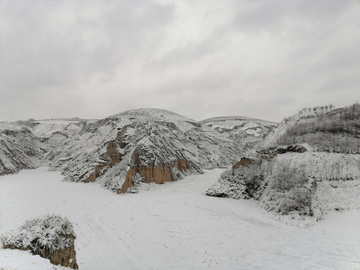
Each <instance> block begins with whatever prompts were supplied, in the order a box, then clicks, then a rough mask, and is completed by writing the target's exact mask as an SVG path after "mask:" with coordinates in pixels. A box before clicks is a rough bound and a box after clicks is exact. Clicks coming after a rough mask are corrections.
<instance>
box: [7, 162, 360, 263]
mask: <svg viewBox="0 0 360 270" xmlns="http://www.w3.org/2000/svg"><path fill="white" fill-rule="evenodd" d="M221 172H223V170H220V169H214V170H206V171H205V174H204V175H196V176H188V177H186V178H185V179H184V180H180V181H176V182H169V183H165V184H163V185H156V184H144V185H142V186H141V188H140V193H138V194H120V195H117V194H114V193H112V192H111V191H109V190H105V189H102V188H101V187H100V185H99V184H96V183H91V184H84V183H69V182H62V181H61V180H62V179H63V177H62V176H61V175H60V173H59V172H49V171H47V168H44V167H43V168H39V169H36V170H24V171H21V172H20V173H19V174H17V175H7V176H2V177H0V234H6V233H8V232H10V231H11V230H12V229H14V228H17V227H19V226H20V225H21V224H23V223H24V221H25V220H28V219H31V218H37V217H39V216H43V215H45V214H59V215H61V216H63V217H67V218H68V219H69V221H70V222H71V223H72V224H73V226H74V230H75V233H76V235H77V238H76V239H75V249H76V256H77V262H78V264H79V269H80V270H81V269H85V270H92V269H94V270H98V269H105V270H106V269H109V270H111V269H267V270H268V269H360V257H359V254H360V230H359V224H360V210H359V209H353V210H349V211H343V212H332V213H329V214H328V215H327V216H326V217H325V219H324V220H321V221H319V222H317V223H313V224H311V226H294V225H293V226H289V225H287V224H284V223H283V222H280V221H278V220H276V219H274V218H271V216H270V215H269V214H264V212H263V210H261V209H260V208H259V206H258V203H257V202H256V201H254V200H232V199H225V198H214V197H207V196H205V191H206V189H207V188H208V187H209V186H211V185H212V184H214V183H215V182H216V181H217V179H218V177H219V175H220V173H221ZM150 187H151V188H150ZM344 199H346V198H344ZM301 222H302V221H301V220H297V221H294V222H293V224H295V225H301ZM300 227H301V228H300ZM2 266H3V267H9V268H10V269H18V270H21V269H26V270H32V269H34V270H35V269H36V270H42V269H49V270H50V269H65V268H60V267H57V268H53V266H52V265H51V264H50V262H49V261H48V260H46V259H43V258H40V257H39V256H32V255H30V253H29V252H26V251H18V250H5V249H0V267H2Z"/></svg>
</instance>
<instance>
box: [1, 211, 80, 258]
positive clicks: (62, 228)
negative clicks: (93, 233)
mask: <svg viewBox="0 0 360 270" xmlns="http://www.w3.org/2000/svg"><path fill="white" fill-rule="evenodd" d="M66 235H73V236H74V237H75V233H74V229H73V226H72V225H71V223H70V222H69V221H68V220H67V219H66V218H63V217H60V216H58V215H47V216H45V217H42V218H36V219H31V220H28V221H26V222H25V223H24V225H22V226H21V227H20V228H19V229H18V230H16V231H15V232H13V233H12V234H10V235H2V236H1V239H0V240H1V242H2V244H3V246H4V247H7V246H14V247H17V248H20V249H27V248H28V247H30V249H31V250H32V251H34V252H36V253H37V254H40V253H42V252H44V251H45V250H50V251H53V252H54V251H58V250H64V249H66V248H68V247H70V246H72V245H73V243H74V240H73V239H72V238H67V237H65V236H66Z"/></svg>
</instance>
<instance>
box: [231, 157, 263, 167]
mask: <svg viewBox="0 0 360 270" xmlns="http://www.w3.org/2000/svg"><path fill="white" fill-rule="evenodd" d="M256 163H257V161H256V160H254V159H250V158H246V157H243V158H242V159H240V161H238V162H237V163H235V165H234V166H233V169H238V168H239V167H240V166H242V167H248V166H249V165H254V164H256Z"/></svg>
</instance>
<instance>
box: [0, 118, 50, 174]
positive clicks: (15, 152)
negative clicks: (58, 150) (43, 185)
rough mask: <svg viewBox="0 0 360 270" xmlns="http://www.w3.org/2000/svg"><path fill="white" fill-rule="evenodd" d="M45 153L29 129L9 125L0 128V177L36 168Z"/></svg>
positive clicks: (43, 147)
mask: <svg viewBox="0 0 360 270" xmlns="http://www.w3.org/2000/svg"><path fill="white" fill-rule="evenodd" d="M9 128H12V129H9ZM46 151H47V147H46V146H45V145H44V144H43V143H41V142H40V141H39V139H38V138H36V137H35V136H34V135H33V134H32V133H31V132H30V130H29V129H27V128H24V127H21V126H16V125H9V124H8V125H7V129H4V130H1V128H0V175H5V174H12V173H17V172H18V171H20V170H23V169H34V168H36V167H37V166H38V164H39V161H40V160H41V159H42V158H43V156H44V153H45V152H46Z"/></svg>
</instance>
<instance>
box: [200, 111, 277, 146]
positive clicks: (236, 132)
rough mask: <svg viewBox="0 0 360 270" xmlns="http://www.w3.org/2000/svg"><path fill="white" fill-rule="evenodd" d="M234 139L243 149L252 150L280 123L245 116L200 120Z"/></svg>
mask: <svg viewBox="0 0 360 270" xmlns="http://www.w3.org/2000/svg"><path fill="white" fill-rule="evenodd" d="M200 123H201V124H202V126H206V127H208V128H210V129H212V130H214V131H216V132H218V133H220V134H222V135H223V136H225V137H227V138H229V139H231V140H233V141H234V142H235V144H236V145H238V146H239V147H240V148H242V149H243V150H245V151H246V150H251V149H253V148H255V147H256V145H257V144H259V143H260V142H262V141H263V140H264V138H265V137H266V136H267V135H268V134H269V133H270V132H271V131H273V130H274V129H275V128H276V127H277V126H278V123H275V122H270V121H266V120H261V119H255V118H250V117H245V116H223V117H213V118H210V119H206V120H203V121H201V122H200Z"/></svg>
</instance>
